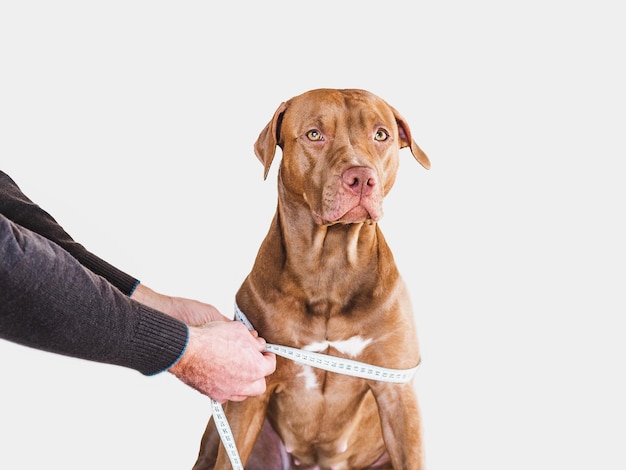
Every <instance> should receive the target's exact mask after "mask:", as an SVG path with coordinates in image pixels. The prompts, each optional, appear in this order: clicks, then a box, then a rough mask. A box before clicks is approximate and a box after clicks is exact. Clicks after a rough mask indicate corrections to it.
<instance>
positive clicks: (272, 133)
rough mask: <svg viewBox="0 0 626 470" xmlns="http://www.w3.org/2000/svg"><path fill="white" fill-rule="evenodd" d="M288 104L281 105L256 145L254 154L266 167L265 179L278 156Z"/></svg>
mask: <svg viewBox="0 0 626 470" xmlns="http://www.w3.org/2000/svg"><path fill="white" fill-rule="evenodd" d="M287 106H288V104H287V102H284V103H281V105H280V106H279V107H278V109H277V110H276V112H275V113H274V116H273V117H272V120H271V121H270V122H268V123H267V126H265V127H264V128H263V130H262V131H261V133H260V134H259V137H258V138H257V140H256V142H255V143H254V153H255V155H256V156H257V158H258V159H259V160H260V161H261V163H262V164H263V166H264V167H265V173H264V174H263V179H266V178H267V174H268V173H269V171H270V165H271V164H272V160H274V155H275V154H276V146H277V145H280V124H281V122H282V120H283V113H284V112H285V110H286V109H287Z"/></svg>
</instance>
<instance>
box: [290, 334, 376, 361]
mask: <svg viewBox="0 0 626 470" xmlns="http://www.w3.org/2000/svg"><path fill="white" fill-rule="evenodd" d="M371 342H372V338H369V339H363V338H361V337H360V336H353V337H352V338H348V339H344V340H341V341H317V342H315V343H311V344H309V345H307V346H304V347H303V348H302V349H304V350H306V351H313V352H323V351H326V349H328V348H329V347H331V348H335V349H336V350H337V351H339V352H340V353H342V354H346V355H348V356H350V357H356V356H358V355H359V354H361V353H362V352H363V350H364V349H365V348H366V347H367V345H368V344H370V343H371Z"/></svg>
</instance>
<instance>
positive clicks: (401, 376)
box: [211, 303, 418, 470]
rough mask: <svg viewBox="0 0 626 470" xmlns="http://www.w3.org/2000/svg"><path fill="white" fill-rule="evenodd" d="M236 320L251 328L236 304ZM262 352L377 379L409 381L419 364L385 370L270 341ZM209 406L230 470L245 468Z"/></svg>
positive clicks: (220, 417) (217, 408) (223, 422)
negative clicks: (231, 468)
mask: <svg viewBox="0 0 626 470" xmlns="http://www.w3.org/2000/svg"><path fill="white" fill-rule="evenodd" d="M235 319H236V320H239V321H240V322H242V323H243V324H244V325H246V326H247V327H248V329H249V330H253V329H254V327H253V326H252V324H251V323H250V321H249V320H248V318H247V317H246V316H245V315H244V313H243V312H242V311H241V310H240V309H239V307H238V306H237V304H236V303H235ZM265 351H268V352H272V353H274V354H276V355H278V356H282V357H285V358H287V359H291V360H292V361H295V362H297V363H299V364H303V365H307V366H311V367H317V368H318V369H324V370H327V371H330V372H336V373H338V374H343V375H350V376H353V377H360V378H363V379H370V380H376V381H379V382H393V383H407V382H410V381H411V379H412V378H413V375H414V374H415V371H416V370H417V367H418V366H415V367H413V368H411V369H388V368H386V367H378V366H373V365H370V364H366V363H364V362H359V361H353V360H351V359H346V358H343V357H336V356H329V355H327V354H320V353H315V352H311V351H305V350H303V349H297V348H291V347H289V346H280V345H277V344H269V343H268V344H267V346H266V348H265ZM211 405H212V411H213V419H214V420H215V426H216V427H217V432H218V434H219V435H220V438H221V440H222V444H223V445H224V448H225V449H226V453H227V454H228V458H229V459H230V463H231V465H232V467H233V470H244V468H243V464H242V463H241V459H240V458H239V452H238V451H237V446H236V444H235V438H234V437H233V433H232V431H231V429H230V425H229V424H228V420H227V419H226V415H225V414H224V410H223V409H222V405H220V404H219V403H218V402H216V401H215V400H213V399H211Z"/></svg>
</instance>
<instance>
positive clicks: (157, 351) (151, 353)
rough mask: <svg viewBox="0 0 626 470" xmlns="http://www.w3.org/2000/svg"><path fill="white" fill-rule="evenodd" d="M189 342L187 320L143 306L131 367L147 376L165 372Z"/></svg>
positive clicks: (136, 332)
mask: <svg viewBox="0 0 626 470" xmlns="http://www.w3.org/2000/svg"><path fill="white" fill-rule="evenodd" d="M188 341H189V327H188V326H187V325H186V324H185V323H184V322H182V321H180V320H177V319H175V318H173V317H170V316H169V315H166V314H164V313H161V312H157V311H156V310H152V309H150V308H149V307H145V306H142V315H141V320H140V321H139V324H138V325H137V329H136V331H135V335H134V338H133V341H132V344H131V348H130V351H129V354H130V358H129V361H130V362H131V364H128V367H131V368H133V369H136V370H138V371H139V372H141V373H142V374H144V375H156V374H158V373H160V372H164V371H166V370H168V369H169V368H170V367H172V366H173V365H174V364H176V363H177V362H178V360H179V359H180V358H181V357H182V355H183V353H184V352H185V349H186V348H187V342H188Z"/></svg>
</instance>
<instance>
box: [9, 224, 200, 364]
mask: <svg viewBox="0 0 626 470" xmlns="http://www.w3.org/2000/svg"><path fill="white" fill-rule="evenodd" d="M0 338H3V339H6V340H9V341H12V342H16V343H20V344H23V345H25V346H29V347H34V348H37V349H41V350H45V351H50V352H54V353H58V354H63V355H67V356H73V357H77V358H82V359H87V360H91V361H96V362H102V363H107V364H115V365H119V366H124V367H128V368H131V369H135V370H138V371H139V372H141V373H143V374H146V375H152V374H156V373H159V372H161V371H164V370H166V369H168V368H170V367H171V366H172V365H173V364H175V363H176V361H177V360H178V359H179V358H180V356H181V355H182V354H183V352H184V350H185V347H186V344H187V338H188V328H187V325H185V323H183V322H181V321H179V320H177V319H175V318H172V317H170V316H168V315H166V314H164V313H161V312H158V311H156V310H153V309H151V308H149V307H147V306H145V305H142V304H140V303H139V302H136V301H134V300H132V299H130V298H129V297H127V296H126V295H124V294H123V293H121V292H120V291H119V290H118V289H116V288H114V287H113V286H112V285H111V284H110V283H108V282H107V281H106V280H105V279H103V278H102V277H100V276H98V275H96V274H94V273H93V272H91V271H90V270H88V269H86V268H85V267H83V266H82V265H81V264H80V263H79V262H78V261H77V260H76V258H74V257H73V256H71V255H70V254H69V253H68V252H66V251H65V250H64V249H62V248H60V247H59V246H58V245H56V244H55V243H53V242H50V241H49V240H48V239H46V238H44V237H41V236H40V235H38V234H37V233H34V232H32V231H30V230H28V229H26V228H24V227H22V226H20V225H17V224H15V223H13V222H12V221H11V220H9V219H8V218H6V217H5V216H3V215H1V214H0Z"/></svg>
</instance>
